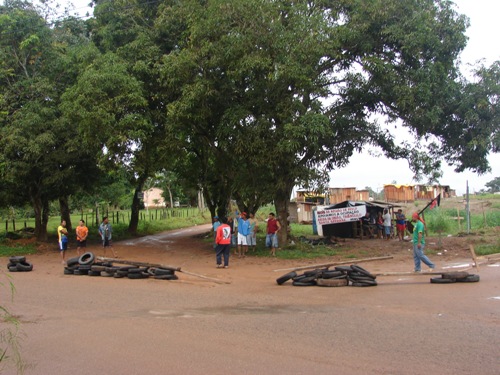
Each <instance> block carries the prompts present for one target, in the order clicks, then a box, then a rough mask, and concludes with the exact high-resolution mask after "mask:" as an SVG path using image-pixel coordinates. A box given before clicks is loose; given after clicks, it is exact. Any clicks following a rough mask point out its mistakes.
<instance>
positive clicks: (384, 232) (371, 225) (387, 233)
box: [361, 209, 406, 241]
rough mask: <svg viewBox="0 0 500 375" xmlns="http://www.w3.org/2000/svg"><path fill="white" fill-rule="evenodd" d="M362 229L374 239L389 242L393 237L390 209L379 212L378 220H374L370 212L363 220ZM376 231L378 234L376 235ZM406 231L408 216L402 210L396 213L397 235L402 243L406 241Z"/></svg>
mask: <svg viewBox="0 0 500 375" xmlns="http://www.w3.org/2000/svg"><path fill="white" fill-rule="evenodd" d="M361 223H362V229H363V232H364V234H365V235H367V236H369V237H370V238H374V237H375V234H376V235H377V237H378V238H381V239H385V240H389V239H390V238H391V235H392V218H391V214H390V213H389V210H388V209H384V210H383V212H382V211H378V213H377V216H376V218H373V217H372V215H371V213H370V212H369V211H367V212H366V214H365V216H363V217H362V218H361ZM375 231H376V233H375ZM405 231H406V216H405V214H404V213H403V210H402V209H399V210H398V211H397V212H396V233H397V237H398V239H399V240H400V241H403V240H404V236H405Z"/></svg>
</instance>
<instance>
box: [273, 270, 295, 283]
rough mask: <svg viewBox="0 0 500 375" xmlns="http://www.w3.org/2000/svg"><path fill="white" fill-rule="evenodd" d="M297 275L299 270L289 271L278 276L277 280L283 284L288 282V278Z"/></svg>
mask: <svg viewBox="0 0 500 375" xmlns="http://www.w3.org/2000/svg"><path fill="white" fill-rule="evenodd" d="M296 276H297V272H295V271H292V272H288V273H287V274H285V275H283V276H281V277H278V278H277V279H276V282H277V283H278V285H282V284H284V283H285V282H287V281H288V280H290V279H293V278H294V277H296Z"/></svg>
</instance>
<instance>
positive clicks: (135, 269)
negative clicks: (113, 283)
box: [128, 267, 142, 273]
mask: <svg viewBox="0 0 500 375" xmlns="http://www.w3.org/2000/svg"><path fill="white" fill-rule="evenodd" d="M141 272H142V271H141V269H140V268H139V267H134V268H129V269H128V273H141Z"/></svg>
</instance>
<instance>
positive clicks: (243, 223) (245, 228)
mask: <svg viewBox="0 0 500 375" xmlns="http://www.w3.org/2000/svg"><path fill="white" fill-rule="evenodd" d="M249 234H250V222H249V221H248V219H247V213H246V212H242V213H241V214H240V215H239V216H238V243H237V244H238V258H245V257H246V254H247V251H248V242H247V237H248V235H249Z"/></svg>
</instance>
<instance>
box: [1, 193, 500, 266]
mask: <svg viewBox="0 0 500 375" xmlns="http://www.w3.org/2000/svg"><path fill="white" fill-rule="evenodd" d="M425 204H426V202H416V203H412V204H408V205H406V207H403V209H404V211H405V212H406V214H407V215H408V216H409V215H410V214H411V212H413V211H418V210H420V209H422V208H423V207H425ZM269 212H274V207H272V206H266V207H262V208H261V209H259V211H258V212H257V214H256V217H257V219H258V220H259V222H260V228H261V230H260V233H259V234H258V236H259V238H261V240H260V241H259V246H258V247H257V250H256V254H255V255H257V256H260V255H262V256H264V255H266V256H267V255H268V253H269V251H268V249H266V248H265V245H264V238H265V231H264V225H265V223H264V220H265V219H267V216H268V214H269ZM470 213H471V216H470V229H468V228H467V221H466V211H465V205H464V201H463V199H461V198H450V199H443V200H441V205H440V207H438V208H435V209H433V210H426V211H425V220H426V223H427V229H428V235H429V236H440V235H441V236H447V235H452V236H459V235H462V234H467V232H474V233H475V234H476V237H477V238H478V240H477V241H476V242H477V243H475V247H476V253H477V254H478V255H487V254H492V253H498V252H500V236H498V235H496V233H497V230H496V228H498V227H500V196H498V195H493V194H491V195H487V196H473V197H472V198H471V200H470ZM129 215H130V213H129V212H127V211H121V212H120V213H110V214H109V215H108V216H109V217H110V222H111V223H112V225H113V238H114V239H115V240H124V239H127V238H130V237H131V235H130V233H128V231H127V228H128V219H129ZM81 217H82V216H81V214H76V215H72V216H71V220H72V224H73V227H75V226H76V225H77V224H78V221H79V220H80V218H81ZM84 219H85V220H86V222H87V223H88V224H87V225H88V227H89V232H90V234H89V239H90V240H91V241H92V240H98V236H99V235H98V231H97V224H96V220H95V219H94V218H92V216H91V215H86V216H85V215H84ZM210 222H211V218H210V213H209V212H208V211H206V210H205V211H203V212H200V211H199V210H198V209H196V208H176V209H174V210H168V211H164V212H162V211H159V210H158V211H157V210H150V211H148V212H146V211H143V212H141V218H140V221H139V226H138V236H145V235H150V234H155V233H159V232H162V231H167V230H172V229H179V228H185V227H190V226H193V225H200V224H206V223H210ZM19 225H21V228H24V227H25V226H26V227H28V228H29V227H33V226H34V221H33V220H31V221H30V220H26V221H24V220H23V221H21V222H17V226H16V229H17V231H16V233H12V231H11V230H12V224H11V225H10V229H11V230H9V231H8V232H5V227H4V231H3V233H2V232H1V231H0V256H12V255H26V254H32V253H34V252H36V244H34V243H28V244H26V243H24V242H23V241H11V240H9V238H22V237H26V236H28V234H23V231H19V229H21V228H19V227H18V226H19ZM58 225H59V218H55V217H53V218H51V219H50V220H49V224H48V226H47V231H48V233H49V240H50V241H56V230H57V226H58ZM291 234H292V235H293V239H294V241H293V243H291V244H290V245H288V246H286V247H284V248H283V247H282V249H283V251H281V252H280V253H279V255H278V256H279V257H283V258H288V259H299V258H316V257H321V256H333V255H338V254H339V252H341V253H342V255H343V256H344V257H349V254H348V252H349V249H348V248H347V249H346V248H344V247H343V248H342V249H339V248H335V247H330V246H322V245H319V246H311V245H310V244H307V243H303V242H301V241H300V237H309V238H311V237H313V229H312V225H302V224H295V223H292V224H291ZM70 236H71V233H70ZM8 237H9V238H8Z"/></svg>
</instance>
